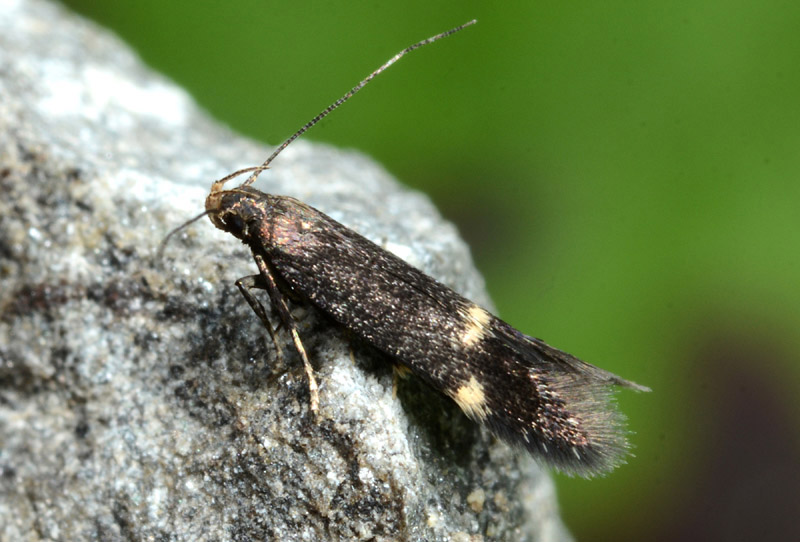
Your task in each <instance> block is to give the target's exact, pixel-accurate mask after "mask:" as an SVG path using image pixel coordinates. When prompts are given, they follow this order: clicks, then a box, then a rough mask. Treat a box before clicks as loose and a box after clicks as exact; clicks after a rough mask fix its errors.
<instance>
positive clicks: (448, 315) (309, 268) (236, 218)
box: [198, 21, 647, 476]
mask: <svg viewBox="0 0 800 542" xmlns="http://www.w3.org/2000/svg"><path fill="white" fill-rule="evenodd" d="M475 22H476V21H470V22H468V23H466V24H464V25H461V26H459V27H456V28H454V29H452V30H450V31H448V32H444V33H442V34H438V35H436V36H433V37H431V38H428V39H427V40H423V41H421V42H419V43H416V44H414V45H411V46H410V47H407V48H406V49H404V50H403V51H401V52H400V53H398V54H397V55H395V56H394V57H392V58H391V59H390V60H389V61H387V62H386V63H385V64H383V65H382V66H381V67H379V68H378V69H377V70H375V71H374V72H372V73H371V74H370V75H369V76H367V78H366V79H364V80H363V81H361V82H360V83H359V84H358V85H356V86H355V87H354V88H353V89H351V90H350V91H349V92H348V93H346V94H345V95H344V96H343V97H342V98H340V99H339V100H337V101H336V102H334V103H333V104H331V105H330V106H329V107H327V108H326V109H325V110H323V111H322V112H321V113H320V114H319V115H317V116H316V117H314V118H313V119H312V120H311V121H310V122H308V123H307V124H306V125H304V126H303V127H302V128H301V129H300V130H298V132H296V133H295V134H294V135H292V136H291V137H290V138H289V139H287V140H286V141H285V142H284V143H283V144H282V145H280V146H279V147H278V148H277V150H276V151H275V152H274V153H273V154H272V155H271V156H270V157H269V158H268V159H267V160H266V161H265V162H264V163H263V164H262V165H260V166H257V167H250V168H246V169H243V170H240V171H237V172H234V173H232V174H230V175H228V176H226V177H225V178H223V179H220V180H218V181H216V182H214V183H213V185H212V187H211V192H210V194H209V195H208V197H207V199H206V202H205V208H206V211H205V213H204V214H203V215H208V217H209V218H210V220H211V222H212V223H213V224H214V226H216V227H217V228H219V229H221V230H223V231H225V232H228V233H230V234H232V235H234V236H235V237H237V238H238V239H240V240H241V241H242V243H244V244H245V245H247V246H248V247H249V248H250V250H251V251H252V254H253V259H254V260H255V264H256V267H257V269H258V273H256V274H254V275H251V276H248V277H244V278H241V279H239V280H238V281H237V282H236V285H237V287H238V288H239V290H240V291H241V293H242V295H243V296H244V298H245V299H246V300H247V302H248V304H249V305H250V307H251V308H252V309H253V311H254V312H255V313H256V315H257V316H258V318H259V319H260V320H261V322H262V323H263V324H264V326H265V327H266V328H267V330H268V331H269V334H270V335H271V337H272V339H273V341H275V339H276V337H275V331H274V330H273V329H272V327H271V324H270V321H269V318H268V316H267V311H266V309H265V308H264V306H263V305H262V304H261V302H260V301H259V300H258V298H257V297H256V296H255V294H254V293H253V290H255V289H259V290H266V292H267V294H268V296H269V300H270V304H271V307H272V309H273V311H274V312H275V313H277V316H278V318H279V320H280V323H281V326H282V327H283V328H284V329H285V330H286V331H287V332H288V333H289V335H290V336H291V339H292V341H293V343H294V346H295V348H296V350H297V352H298V354H299V355H300V357H301V359H302V361H303V365H304V368H305V372H306V376H307V379H308V387H309V392H310V409H311V411H312V412H313V413H315V414H316V413H318V409H319V389H318V385H317V381H316V378H315V376H314V370H313V368H312V365H311V362H310V361H309V358H308V355H307V353H306V350H305V348H304V346H303V342H302V339H301V337H300V334H299V333H298V329H297V325H296V323H295V321H294V320H293V318H292V315H291V313H290V310H289V299H292V300H300V301H301V302H305V303H307V304H309V305H311V306H314V307H316V308H317V309H318V310H320V311H322V312H323V313H325V314H326V315H328V316H329V317H330V318H332V319H333V320H334V321H336V322H338V324H340V325H341V326H342V327H344V328H345V329H347V330H348V331H349V332H350V333H351V334H352V335H353V336H355V337H357V338H359V339H360V340H362V341H364V342H366V343H367V344H369V345H371V346H373V347H374V348H376V349H377V350H379V351H381V352H383V353H384V354H385V355H386V356H388V357H389V358H390V359H391V360H392V361H393V362H394V363H395V364H397V365H399V366H401V367H404V368H406V369H409V370H410V371H411V372H412V373H414V374H415V375H417V377H419V378H421V379H422V380H423V381H425V382H427V383H428V384H429V385H430V386H431V387H433V388H434V389H436V390H438V391H440V392H442V393H444V394H445V395H447V396H449V397H450V398H451V399H452V400H453V401H455V403H456V404H457V405H458V406H459V407H460V408H461V410H462V411H463V412H464V413H465V414H466V415H467V416H468V417H469V418H471V419H473V420H475V421H476V422H478V423H480V424H483V425H484V426H485V427H487V428H488V429H489V431H491V432H492V433H493V434H495V435H496V436H498V437H499V438H501V439H504V440H506V441H507V442H509V443H511V444H513V445H517V446H521V447H523V448H525V449H526V450H528V451H529V452H530V453H531V454H532V455H534V456H535V457H537V458H539V459H542V460H544V461H545V462H546V463H548V464H550V465H553V466H555V467H556V468H558V469H560V470H562V471H564V472H567V473H572V474H579V475H583V476H591V475H594V474H598V473H602V472H606V471H608V470H610V469H612V468H614V467H615V466H616V465H618V464H619V463H620V462H622V461H623V459H624V457H625V455H626V454H627V447H628V445H627V441H626V430H625V427H624V418H623V416H622V414H621V413H620V412H619V411H618V410H617V409H616V407H615V405H614V404H613V400H612V387H613V386H622V387H626V388H631V389H635V390H639V391H646V390H647V388H645V387H644V386H640V385H638V384H635V383H633V382H631V381H628V380H624V379H622V378H620V377H618V376H616V375H614V374H612V373H610V372H608V371H604V370H603V369H599V368H597V367H595V366H593V365H590V364H588V363H585V362H583V361H581V360H579V359H577V358H576V357H574V356H572V355H570V354H568V353H566V352H562V351H561V350H558V349H556V348H553V347H552V346H549V345H548V344H546V343H544V342H543V341H541V340H539V339H536V338H533V337H529V336H527V335H525V334H523V333H521V332H520V331H517V330H516V329H514V328H513V327H511V326H510V325H509V324H507V323H505V322H504V321H502V320H501V319H499V318H497V317H496V316H494V315H492V314H490V313H489V312H487V311H486V310H484V309H483V308H481V307H479V306H477V305H476V304H475V303H473V302H471V301H469V300H468V299H466V298H464V297H462V296H461V295H459V294H457V293H456V292H454V291H453V290H451V289H450V288H448V287H447V286H445V285H443V284H441V283H439V282H438V281H436V280H435V279H433V278H431V277H429V276H428V275H426V274H425V273H423V272H422V271H420V270H418V269H416V268H414V267H412V266H411V265H409V264H408V263H406V262H405V261H403V260H402V259H400V258H398V257H397V256H395V255H393V254H391V253H390V252H387V251H386V250H384V249H382V248H381V247H379V246H378V245H376V244H375V243H373V242H371V241H369V240H368V239H366V238H365V237H363V236H361V235H360V234H358V233H356V232H355V231H353V230H351V229H349V228H347V227H346V226H344V225H342V224H340V223H339V222H337V221H335V220H333V219H332V218H330V217H329V216H327V215H325V214H324V213H322V212H320V211H318V210H316V209H314V208H313V207H310V206H308V205H306V204H304V203H302V202H301V201H298V200H296V199H294V198H291V197H287V196H278V195H272V194H266V193H264V192H261V191H259V190H256V189H255V188H253V187H252V186H251V185H252V184H253V182H254V181H255V179H256V177H257V176H258V174H259V173H260V172H262V171H263V170H265V169H267V168H268V167H269V164H270V163H271V162H272V161H273V159H274V158H275V157H276V156H278V154H279V153H280V152H281V151H283V149H285V148H286V147H287V146H288V145H289V144H291V142H292V141H294V140H295V139H296V138H297V137H299V136H300V135H302V134H303V133H304V132H305V131H306V130H308V128H310V127H311V126H313V125H314V124H316V123H317V122H318V121H319V120H320V119H322V118H323V117H324V116H326V115H328V114H329V113H330V112H331V111H333V110H334V109H336V108H337V107H339V105H341V104H342V103H343V102H344V101H346V100H347V99H349V98H350V97H351V96H352V95H353V94H355V93H356V92H358V91H359V90H360V89H361V88H363V87H364V86H365V85H366V84H367V83H368V82H369V81H370V80H372V79H373V78H374V77H375V76H377V75H378V74H380V73H381V72H382V71H384V70H385V69H387V68H388V67H389V66H391V65H392V64H393V63H394V62H396V61H397V60H398V59H400V58H401V57H402V56H403V55H405V54H406V53H408V52H410V51H413V50H414V49H417V48H419V47H421V46H423V45H426V44H428V43H431V42H433V41H436V40H439V39H441V38H443V37H446V36H449V35H451V34H453V33H455V32H458V31H460V30H461V29H463V28H465V27H467V26H469V25H471V24H474V23H475ZM244 173H250V174H251V175H250V176H249V177H248V178H247V179H246V180H245V181H244V182H243V183H242V184H241V185H239V186H238V187H236V188H230V189H225V187H224V186H225V184H226V183H227V182H229V181H230V180H231V179H233V178H235V177H237V176H239V175H242V174H244ZM203 215H201V216H203ZM198 218H200V217H198ZM275 344H276V345H277V344H278V343H277V341H275Z"/></svg>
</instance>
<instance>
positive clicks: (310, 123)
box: [241, 19, 478, 186]
mask: <svg viewBox="0 0 800 542" xmlns="http://www.w3.org/2000/svg"><path fill="white" fill-rule="evenodd" d="M477 22H478V21H477V20H476V19H473V20H471V21H469V22H468V23H464V24H462V25H461V26H457V27H455V28H453V29H450V30H448V31H447V32H442V33H441V34H436V35H435V36H432V37H430V38H428V39H426V40H422V41H420V42H418V43H415V44H414V45H409V46H408V47H406V48H405V49H403V50H402V51H400V52H399V53H397V54H396V55H394V56H393V57H392V58H390V59H389V60H387V61H386V63H385V64H383V65H382V66H381V67H380V68H378V69H377V70H375V71H374V72H372V73H371V74H369V75H368V76H367V77H366V78H365V79H364V80H363V81H361V82H360V83H359V84H357V85H356V86H354V87H353V88H352V89H350V91H349V92H347V94H345V95H344V96H342V97H341V98H339V99H338V100H336V101H335V102H333V103H332V104H331V105H329V106H328V107H326V108H325V109H323V110H322V112H321V113H320V114H319V115H317V116H316V117H314V118H313V119H311V120H310V121H308V122H307V123H306V124H305V125H304V126H303V127H302V128H300V129H299V130H297V131H296V132H295V133H294V134H293V135H292V137H290V138H289V139H287V140H286V141H284V142H283V143H281V144H280V146H279V147H278V148H277V149H275V152H273V153H272V154H271V155H270V157H269V158H267V160H266V161H265V162H264V163H263V164H261V166H260V167H259V168H256V169H255V171H253V174H252V175H250V176H249V177H248V178H247V180H246V181H245V182H243V183H242V185H241V186H249V185H251V184H253V182H255V180H256V178H258V175H259V174H260V173H261V172H262V171H263V170H265V169H267V167H268V166H269V164H270V162H272V161H273V160H274V159H275V157H276V156H278V155H279V154H280V153H281V152H282V151H283V149H285V148H286V147H288V146H289V144H290V143H291V142H292V141H294V140H295V139H297V138H298V137H300V136H301V135H303V134H304V133H305V132H306V130H308V129H309V128H311V127H312V126H314V125H315V124H316V123H318V122H319V121H320V120H322V119H323V118H325V117H326V116H327V115H328V114H329V113H330V112H331V111H333V110H334V109H336V108H337V107H339V106H340V105H342V104H343V103H344V102H346V101H347V100H349V99H350V97H351V96H352V95H353V94H355V93H356V92H358V91H359V90H361V89H362V88H364V87H365V86H366V84H367V83H369V82H370V81H372V80H373V79H374V78H375V77H377V76H378V75H379V74H380V73H381V72H383V71H384V70H386V69H387V68H388V67H389V66H391V65H392V64H394V63H395V62H397V61H398V60H400V58H401V57H402V56H403V55H405V54H406V53H410V52H411V51H413V50H414V49H419V48H420V47H422V46H423V45H428V44H429V43H433V42H434V41H437V40H440V39H442V38H446V37H447V36H449V35H451V34H455V33H456V32H458V31H459V30H462V29H464V28H466V27H468V26H470V25H473V24H475V23H477Z"/></svg>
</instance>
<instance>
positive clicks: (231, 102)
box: [65, 0, 800, 540]
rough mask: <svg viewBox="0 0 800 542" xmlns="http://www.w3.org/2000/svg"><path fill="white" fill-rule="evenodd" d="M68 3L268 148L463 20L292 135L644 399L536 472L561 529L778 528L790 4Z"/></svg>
mask: <svg viewBox="0 0 800 542" xmlns="http://www.w3.org/2000/svg"><path fill="white" fill-rule="evenodd" d="M65 3H66V4H67V5H69V6H71V7H72V8H74V9H75V10H77V11H79V12H81V13H84V14H87V15H89V16H90V17H92V18H94V19H95V20H97V21H99V22H100V23H101V24H104V25H106V26H108V27H110V28H112V29H114V30H115V31H116V32H117V33H118V34H119V35H120V36H122V37H123V38H124V39H125V40H127V41H128V42H129V43H130V44H132V45H133V46H134V47H135V48H136V49H137V50H138V51H139V53H140V54H141V56H142V57H143V58H144V59H145V61H147V62H148V63H149V64H150V65H152V66H153V67H155V68H156V69H158V70H160V71H162V72H163V73H165V74H168V75H169V76H170V77H171V78H173V79H174V80H175V81H177V82H178V83H179V84H181V85H182V86H184V87H186V88H187V89H188V90H189V91H190V92H191V93H192V94H193V95H194V96H195V97H196V99H197V100H198V102H199V103H200V104H201V105H202V106H203V107H205V108H206V109H207V110H208V111H210V112H211V114H213V115H214V116H216V117H217V118H219V119H222V120H224V121H225V122H227V123H228V124H230V125H231V126H233V127H234V128H235V129H237V130H238V131H240V132H242V133H244V134H246V135H249V136H252V137H254V138H258V139H261V140H264V141H268V142H271V143H273V144H277V143H279V142H280V141H282V140H283V139H284V138H285V137H287V136H288V135H289V134H291V133H292V132H293V131H294V130H295V129H297V128H298V127H299V126H300V125H301V124H303V123H304V122H305V121H306V120H308V119H309V118H311V117H312V116H313V115H314V114H316V113H317V112H318V111H319V110H321V109H322V108H323V107H324V106H325V105H327V104H328V103H330V102H331V101H332V100H334V99H335V98H337V97H339V96H340V95H341V94H342V93H344V91H345V90H346V89H349V88H350V87H351V86H352V85H353V84H354V83H355V82H356V81H358V80H359V79H360V78H361V77H363V76H364V75H366V74H367V73H368V72H369V71H371V70H372V69H373V68H374V67H376V66H377V65H379V64H380V63H381V62H382V61H384V60H385V59H386V58H388V57H389V56H390V55H392V54H394V53H395V52H396V51H398V50H399V49H401V48H402V47H404V46H406V45H408V44H409V43H411V42H413V41H416V40H419V39H422V38H425V37H427V36H429V35H432V34H435V33H437V32H440V31H442V30H445V29H448V28H450V27H452V26H455V25H457V24H460V23H462V22H465V21H467V20H469V19H472V18H477V19H478V20H479V24H478V25H477V26H475V27H472V28H470V29H468V30H466V31H464V32H463V33H461V34H459V35H458V36H456V37H454V38H451V39H448V40H446V41H444V42H441V43H439V44H437V45H435V46H434V47H430V48H428V49H426V50H425V51H424V52H418V53H415V54H414V55H411V56H409V57H408V58H407V59H404V60H403V61H402V63H401V64H400V65H399V66H397V67H395V68H393V69H392V70H390V71H389V72H387V73H386V74H385V75H384V76H382V77H381V78H379V79H378V80H376V81H375V83H374V84H372V85H371V86H370V87H369V88H368V89H367V90H366V91H364V92H362V93H361V94H359V96H358V98H357V99H355V100H352V101H350V102H348V104H347V105H346V106H345V107H344V108H342V109H341V110H340V111H337V113H335V114H334V115H333V116H331V117H328V118H327V119H326V120H325V121H323V122H322V123H321V124H320V125H318V126H316V127H315V128H314V129H313V130H312V131H311V132H310V133H309V134H308V136H307V137H308V138H309V139H313V140H317V141H326V142H331V143H333V144H336V145H339V146H344V147H353V148H357V149H360V150H363V151H364V152H366V153H368V154H370V155H372V156H374V157H375V158H376V159H377V160H378V161H380V162H381V163H383V164H384V165H385V166H386V167H387V168H388V169H389V170H390V171H392V172H393V173H394V174H395V175H396V176H397V177H398V178H399V179H401V180H402V181H403V182H405V183H407V184H408V185H410V186H413V187H415V188H418V189H420V190H422V191H424V192H426V193H428V194H430V195H431V197H433V198H434V200H435V201H436V202H437V204H438V205H439V206H440V208H442V209H443V211H444V213H445V214H446V215H447V216H449V217H450V218H451V219H453V220H455V221H456V222H457V223H458V224H459V226H460V227H461V229H462V232H463V233H464V235H465V237H466V238H467V239H468V241H470V243H471V244H472V246H473V250H474V253H475V256H476V260H477V262H478V265H479V267H480V268H481V270H482V271H483V272H484V273H485V275H486V278H487V283H488V287H489V290H490V291H491V293H492V294H493V297H494V299H495V301H496V303H497V305H498V308H499V312H500V314H501V315H502V316H503V317H504V318H505V319H506V320H508V321H510V322H511V323H512V324H514V325H515V326H516V327H519V328H520V329H522V330H525V331H527V332H529V333H531V334H533V335H536V336H539V337H542V338H544V339H546V340H547V341H548V342H551V343H552V344H554V345H557V346H559V347H561V348H563V349H566V350H568V351H570V352H572V353H575V354H577V355H579V356H580V357H582V358H584V359H586V360H589V361H591V362H592V363H595V364H597V365H600V366H602V367H604V368H607V369H610V370H612V371H615V372H617V373H619V374H621V375H623V376H625V377H627V378H631V379H633V380H636V381H639V382H641V383H643V384H647V385H649V386H651V387H652V388H653V390H654V392H653V393H652V394H648V395H637V394H633V393H622V394H620V403H621V406H622V408H623V409H624V410H625V412H626V413H628V414H629V417H630V420H631V427H632V429H633V430H634V431H635V433H636V434H635V435H633V441H634V442H635V444H636V449H635V454H636V457H635V458H632V459H631V461H630V463H629V464H628V465H626V466H624V467H622V468H620V469H618V470H617V471H616V472H614V473H613V474H611V475H609V476H607V477H605V478H602V479H599V480H594V481H590V482H589V481H584V480H572V479H568V478H566V477H563V476H557V482H558V485H559V494H560V499H561V504H562V508H563V514H564V518H565V521H566V522H567V524H568V525H569V526H570V528H571V529H572V530H573V532H574V533H575V534H576V536H577V537H578V538H579V539H583V540H676V539H681V540H751V539H772V540H789V539H800V536H798V524H797V523H796V521H794V520H790V519H789V518H796V517H797V513H798V512H800V503H799V502H798V497H797V487H800V475H799V474H798V465H797V463H798V461H797V460H798V457H800V453H798V451H799V450H800V415H798V407H797V402H796V400H795V399H794V398H795V397H796V396H797V394H798V392H800V385H799V384H798V383H799V382H800V378H798V377H799V376H800V375H799V374H798V373H799V372H800V365H798V351H800V349H799V348H798V346H800V345H799V344H798V343H800V333H798V329H800V286H799V284H800V277H799V276H798V275H799V273H798V271H799V270H800V266H798V264H799V263H800V246H799V243H798V241H800V212H798V203H799V202H800V182H798V181H800V152H798V146H799V145H800V105H799V104H798V102H799V100H800V72H799V70H800V68H798V66H800V62H798V60H799V59H800V32H798V28H800V4H793V3H790V2H773V1H766V2H744V1H741V0H732V1H728V2H714V1H705V2H696V1H691V2H690V1H685V0H684V1H679V2H671V3H660V4H658V3H655V4H654V3H631V2H601V3H594V2H591V3H590V2H579V3H551V2H502V3H488V2H475V1H466V2H430V1H425V2H421V1H417V0H411V1H406V2H403V3H402V4H399V5H392V4H381V3H369V4H367V3H357V2H353V3H333V2H331V3H328V2H310V3H309V2H306V3H302V4H291V3H277V2H269V3H268V2H263V1H255V0H240V1H238V2H233V3H231V2H189V1H186V0H180V1H177V0H173V1H171V2H157V1H155V0H138V1H137V2H92V1H89V0H68V1H66V2H65ZM297 6H302V7H297ZM263 158H264V157H262V156H252V157H242V165H248V164H255V163H260V162H261V160H263ZM275 166H276V167H279V162H276V164H275Z"/></svg>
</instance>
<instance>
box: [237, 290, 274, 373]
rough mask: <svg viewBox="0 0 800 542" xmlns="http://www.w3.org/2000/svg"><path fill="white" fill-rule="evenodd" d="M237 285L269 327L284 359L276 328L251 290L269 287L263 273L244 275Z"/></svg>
mask: <svg viewBox="0 0 800 542" xmlns="http://www.w3.org/2000/svg"><path fill="white" fill-rule="evenodd" d="M236 286H237V287H238V288H239V291H240V292H242V295H243V296H244V298H245V299H246V300H247V304H248V305H250V308H251V309H253V312H254V313H256V316H258V319H259V320H261V323H262V324H264V327H265V328H267V331H268V332H269V336H270V337H271V338H272V343H273V344H274V345H275V349H276V350H277V352H278V359H283V350H282V349H281V345H280V343H279V342H278V338H277V336H276V335H275V332H276V330H274V329H272V324H271V323H270V321H269V318H267V311H266V310H264V305H262V304H261V302H260V301H259V300H258V298H257V297H256V296H254V295H253V294H252V292H251V291H250V290H252V289H253V288H258V289H260V290H266V289H267V288H266V286H265V285H264V281H263V279H262V278H261V275H250V276H249V277H242V278H240V279H239V280H237V281H236Z"/></svg>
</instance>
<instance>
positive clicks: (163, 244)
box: [156, 211, 211, 261]
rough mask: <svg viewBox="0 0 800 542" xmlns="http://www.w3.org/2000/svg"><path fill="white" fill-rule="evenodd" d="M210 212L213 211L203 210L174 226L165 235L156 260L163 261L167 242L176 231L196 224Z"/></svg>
mask: <svg viewBox="0 0 800 542" xmlns="http://www.w3.org/2000/svg"><path fill="white" fill-rule="evenodd" d="M210 212H211V211H203V212H202V213H200V214H199V215H197V216H196V217H194V218H190V219H189V220H187V221H186V222H184V223H183V224H181V225H180V226H178V227H177V228H173V229H172V230H170V232H169V233H168V234H167V235H166V237H164V239H163V240H162V241H161V243H160V244H159V245H158V252H156V260H157V261H161V258H163V257H164V249H165V248H167V243H169V240H170V239H172V236H174V235H175V234H176V233H178V232H179V231H181V230H182V229H184V228H186V227H187V226H191V225H192V224H194V223H195V222H197V221H198V220H200V219H201V218H203V217H204V216H207V215H208V214H209V213H210Z"/></svg>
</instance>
